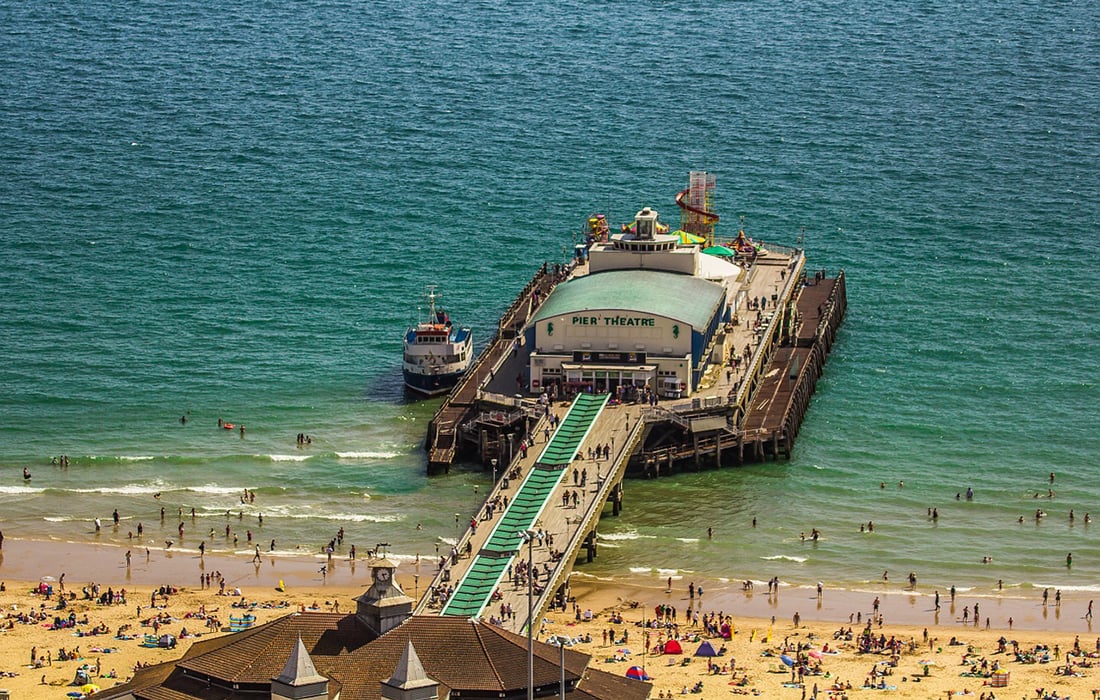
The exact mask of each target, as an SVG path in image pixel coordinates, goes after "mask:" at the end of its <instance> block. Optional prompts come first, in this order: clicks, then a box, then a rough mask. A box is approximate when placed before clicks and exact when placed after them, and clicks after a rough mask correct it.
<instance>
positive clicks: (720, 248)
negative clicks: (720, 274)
mask: <svg viewBox="0 0 1100 700" xmlns="http://www.w3.org/2000/svg"><path fill="white" fill-rule="evenodd" d="M703 252H704V253H706V254H707V255H717V256H719V257H723V258H732V257H733V256H735V255H737V253H735V252H733V251H732V250H730V249H729V248H727V247H726V246H724V245H714V246H711V247H709V248H704V249H703Z"/></svg>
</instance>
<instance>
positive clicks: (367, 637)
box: [97, 613, 652, 700]
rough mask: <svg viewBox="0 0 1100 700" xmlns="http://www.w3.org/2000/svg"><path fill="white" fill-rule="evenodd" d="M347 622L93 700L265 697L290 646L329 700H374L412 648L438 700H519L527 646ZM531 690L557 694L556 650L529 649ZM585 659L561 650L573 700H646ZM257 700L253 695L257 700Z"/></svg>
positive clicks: (193, 660)
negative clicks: (455, 697)
mask: <svg viewBox="0 0 1100 700" xmlns="http://www.w3.org/2000/svg"><path fill="white" fill-rule="evenodd" d="M371 636H372V635H371V633H370V632H369V631H368V630H367V629H366V628H365V627H364V626H362V625H361V624H360V623H359V622H358V621H357V620H356V619H355V616H354V615H340V614H336V613H307V614H293V615H288V616H287V617H283V618H280V619H278V620H274V621H272V622H269V623H267V624H265V625H261V626H260V627H256V628H253V629H250V630H246V631H244V632H237V633H235V634H231V635H227V636H224V637H219V638H217V639H211V640H204V641H199V642H196V643H195V644H194V645H192V647H191V648H190V649H188V651H187V653H185V654H184V655H183V658H181V659H180V660H179V661H176V662H167V663H164V664H158V665H156V666H150V667H147V668H144V669H140V670H138V672H137V673H136V674H135V675H134V678H133V679H132V680H131V681H130V682H129V683H126V684H124V685H121V686H116V687H115V688H108V689H105V690H104V691H101V692H100V693H99V694H97V696H98V697H103V698H105V699H106V698H127V697H132V698H138V699H141V700H194V699H195V698H202V699H203V700H230V699H234V698H246V697H247V698H252V699H253V700H255V699H256V698H257V697H261V698H262V697H264V695H262V693H263V692H264V689H265V688H266V689H270V684H271V679H272V678H274V677H276V676H278V675H279V674H280V673H281V672H282V671H283V669H284V668H285V667H286V665H287V659H289V658H291V657H292V655H293V654H294V653H295V650H296V649H297V645H298V639H299V637H301V640H302V645H303V646H304V648H305V650H306V651H307V652H308V653H309V656H310V658H311V659H312V661H313V664H314V667H315V668H316V671H317V673H318V674H320V675H322V676H325V677H326V678H328V679H329V696H330V697H334V696H335V694H336V693H337V692H339V695H340V700H378V699H379V697H380V691H381V682H382V681H385V680H388V679H390V678H392V677H393V676H394V673H395V669H398V667H399V666H400V664H401V663H402V659H403V658H404V659H405V662H406V663H408V659H407V649H408V646H409V642H412V644H413V646H414V647H415V649H416V654H417V656H418V657H419V658H420V662H421V665H422V667H423V670H424V673H425V674H426V675H427V676H428V677H429V678H431V679H433V680H435V681H437V682H438V683H439V696H440V697H441V698H445V697H447V696H448V695H449V693H450V692H451V691H452V690H457V691H460V692H462V693H463V694H464V695H469V694H476V695H482V696H492V697H519V696H522V695H523V694H524V693H522V692H518V691H522V690H524V689H526V687H527V638H526V637H523V636H521V635H517V634H514V633H512V632H509V631H507V630H503V629H501V628H499V627H496V626H493V625H488V624H483V623H480V622H477V621H475V620H471V619H467V618H461V617H434V616H414V617H411V618H409V619H408V620H406V621H405V622H404V623H402V624H401V625H398V626H397V627H395V628H394V629H392V630H390V631H389V632H387V633H386V634H384V635H383V636H381V637H378V638H376V639H372V638H371ZM534 651H535V664H534V680H535V686H536V688H537V687H540V686H544V687H547V688H550V687H553V688H555V689H556V688H557V685H558V683H559V679H560V667H559V662H560V653H561V652H560V650H559V649H558V648H557V647H552V646H550V645H547V644H543V643H541V642H536V643H535V649H534ZM590 661H591V657H590V656H589V655H588V654H584V653H581V652H577V651H573V650H570V649H566V650H565V669H566V677H567V679H568V680H569V683H570V684H571V685H575V686H576V687H575V689H574V690H573V691H571V692H569V693H568V697H570V698H573V699H574V700H588V699H589V698H591V699H592V700H612V699H614V700H645V699H646V698H648V697H649V694H650V691H651V690H652V685H650V684H649V683H643V682H640V681H635V680H631V679H628V678H625V677H622V676H618V675H614V674H610V673H606V672H604V671H599V670H596V669H593V668H589V663H590ZM257 693H261V694H260V695H257Z"/></svg>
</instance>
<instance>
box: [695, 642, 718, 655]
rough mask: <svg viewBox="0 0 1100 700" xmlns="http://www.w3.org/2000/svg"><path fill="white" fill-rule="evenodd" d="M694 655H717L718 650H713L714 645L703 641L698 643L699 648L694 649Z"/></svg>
mask: <svg viewBox="0 0 1100 700" xmlns="http://www.w3.org/2000/svg"><path fill="white" fill-rule="evenodd" d="M695 655H696V656H718V652H717V651H715V650H714V645H713V644H711V643H710V642H703V643H702V644H700V645H699V648H698V649H696V650H695Z"/></svg>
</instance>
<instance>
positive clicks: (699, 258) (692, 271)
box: [524, 208, 744, 398]
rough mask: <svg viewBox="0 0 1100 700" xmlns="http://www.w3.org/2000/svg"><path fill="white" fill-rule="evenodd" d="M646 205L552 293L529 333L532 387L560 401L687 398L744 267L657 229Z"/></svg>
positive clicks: (653, 213) (717, 349) (717, 354)
mask: <svg viewBox="0 0 1100 700" xmlns="http://www.w3.org/2000/svg"><path fill="white" fill-rule="evenodd" d="M660 228H661V227H660V225H659V224H658V221H657V212H656V211H654V210H652V209H649V208H645V209H642V211H640V212H638V214H637V215H636V216H635V220H634V225H633V226H632V227H630V229H631V230H629V231H626V232H624V233H620V234H616V235H613V236H611V237H610V240H606V241H597V242H595V243H593V244H592V246H591V247H590V249H589V252H588V265H587V267H588V273H587V274H583V275H576V276H574V278H573V279H570V280H569V281H567V282H564V283H562V284H560V285H558V286H557V288H555V289H554V291H553V293H552V294H551V295H550V297H549V298H548V299H547V300H546V301H545V302H544V303H543V305H542V307H541V308H540V309H539V311H538V313H537V314H536V315H535V317H534V318H533V320H532V323H531V324H530V325H529V326H528V329H527V331H526V334H525V337H524V342H525V343H526V344H527V346H528V347H529V348H530V349H531V353H530V377H531V390H532V391H535V392H540V391H543V390H546V391H550V392H552V393H556V394H558V395H563V393H574V392H578V391H593V392H605V391H610V392H615V391H617V390H619V387H635V388H637V389H639V390H641V389H643V388H644V387H648V388H649V389H650V390H652V391H654V392H656V393H657V394H658V395H660V396H665V397H670V398H680V397H682V396H687V395H690V394H691V393H692V392H694V390H695V388H696V387H697V386H698V384H699V380H700V378H701V375H702V371H703V369H704V368H705V366H706V365H707V364H708V358H709V357H710V355H711V353H712V352H713V353H714V354H715V357H716V359H717V361H718V362H721V361H722V353H723V351H724V348H722V347H721V345H720V344H718V345H717V347H716V343H715V339H716V336H717V334H718V330H719V329H720V328H721V327H722V325H723V324H726V323H729V322H730V321H731V309H735V308H736V302H737V301H739V300H737V299H736V298H734V297H733V295H735V294H736V293H737V289H738V288H739V280H740V279H741V278H742V275H743V272H744V271H743V270H742V269H741V267H740V266H738V265H737V264H735V263H734V262H733V260H732V258H723V257H717V256H714V255H708V254H703V253H702V252H701V251H700V246H699V245H685V244H684V243H683V242H682V241H681V238H680V237H679V236H678V235H675V234H667V233H661V232H660Z"/></svg>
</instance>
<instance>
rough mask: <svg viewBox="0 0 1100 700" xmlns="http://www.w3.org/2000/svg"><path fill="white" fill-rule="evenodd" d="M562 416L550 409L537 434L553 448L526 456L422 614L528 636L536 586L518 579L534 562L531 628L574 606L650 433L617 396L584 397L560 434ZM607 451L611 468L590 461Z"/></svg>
mask: <svg viewBox="0 0 1100 700" xmlns="http://www.w3.org/2000/svg"><path fill="white" fill-rule="evenodd" d="M632 408H633V410H631V409H632ZM554 411H559V412H560V408H554V407H550V408H547V409H546V410H545V411H544V413H543V415H542V416H540V419H539V422H538V424H537V425H536V427H535V429H534V431H533V432H532V435H533V436H537V437H542V438H543V442H542V443H541V445H542V449H541V450H540V451H536V450H534V449H529V450H527V454H526V455H525V454H523V453H522V452H521V453H520V454H519V455H517V456H516V459H515V461H514V462H513V463H512V465H511V467H510V469H509V470H508V473H507V474H505V475H504V477H503V478H502V479H500V480H499V482H498V483H497V484H496V487H495V488H494V490H493V492H492V493H490V494H489V496H488V498H487V500H486V502H485V504H484V505H483V506H482V507H481V509H480V510H479V511H478V513H477V515H476V516H475V518H474V519H473V521H472V522H471V527H470V528H468V529H467V531H466V532H465V534H464V535H463V536H462V537H461V538H460V539H459V541H458V543H456V546H455V549H454V550H453V551H452V553H451V555H450V556H446V557H442V558H441V562H440V564H441V566H440V570H439V572H438V573H437V574H436V576H435V578H434V579H433V580H432V583H431V584H430V588H429V590H428V592H427V593H426V594H425V595H424V596H423V598H422V599H421V600H420V601H419V602H418V604H417V609H416V612H417V613H418V614H436V615H460V616H464V617H484V618H490V617H493V618H496V619H498V620H500V622H501V624H502V625H503V626H504V627H505V628H507V629H510V630H512V631H515V632H520V631H522V630H525V629H526V627H527V624H528V621H529V617H528V582H527V581H526V579H521V578H520V577H515V576H513V577H509V572H510V571H514V568H515V565H516V564H517V563H518V562H519V561H530V562H531V570H532V571H533V572H534V573H535V577H534V580H533V582H532V583H533V586H532V587H533V588H534V596H533V597H532V598H531V601H530V606H531V613H532V617H531V618H530V619H535V620H537V619H539V618H540V617H541V616H542V615H543V614H544V613H545V612H546V610H547V608H548V607H549V606H550V605H551V603H552V602H553V601H554V600H555V599H557V600H559V602H560V601H563V600H564V599H565V597H567V596H568V579H569V574H570V573H571V571H572V569H573V563H574V562H575V561H576V559H577V558H578V557H579V556H580V555H581V552H582V551H584V552H585V553H586V557H587V559H588V560H589V561H591V559H592V558H593V557H594V556H595V554H596V536H595V530H596V525H597V523H598V522H599V519H600V517H601V515H602V514H603V512H604V510H605V508H606V506H607V504H608V503H609V502H610V503H611V508H612V514H613V515H617V514H618V513H619V511H620V508H621V507H622V494H623V488H622V479H623V474H624V472H625V469H626V464H627V462H628V460H629V458H630V455H631V454H632V453H633V452H634V450H635V449H637V447H638V444H639V442H640V441H641V438H642V435H643V433H644V425H645V424H644V421H642V420H641V414H640V411H639V410H638V407H636V406H634V407H631V406H625V405H622V406H620V405H615V404H613V403H611V402H610V397H609V396H608V395H607V394H581V395H579V396H578V397H577V398H576V399H575V400H574V401H573V403H572V404H571V405H569V408H568V410H567V411H566V413H565V415H564V416H563V417H562V418H561V420H560V422H559V423H558V425H557V429H556V430H551V429H550V420H549V415H550V414H552V413H553V412H554ZM537 437H536V439H537ZM597 446H601V447H602V446H607V447H608V448H609V455H608V457H607V458H602V457H601V458H599V459H590V458H589V451H592V452H593V453H594V452H595V448H596V447H597ZM530 533H542V536H535V537H531V536H530ZM525 538H526V540H525ZM504 609H511V611H512V613H513V615H510V616H505V615H503V614H502V610H504Z"/></svg>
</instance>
